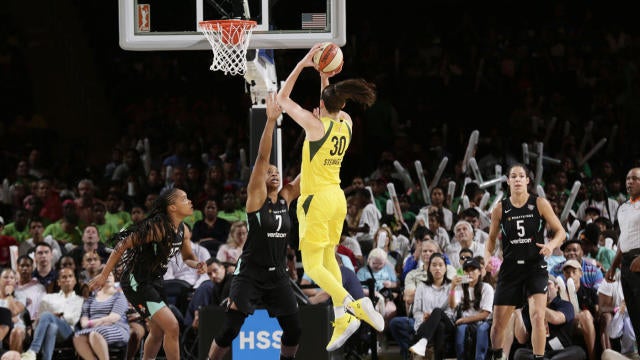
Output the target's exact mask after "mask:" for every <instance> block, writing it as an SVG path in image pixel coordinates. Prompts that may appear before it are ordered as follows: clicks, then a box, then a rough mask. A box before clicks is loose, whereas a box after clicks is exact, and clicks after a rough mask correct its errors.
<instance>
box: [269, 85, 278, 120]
mask: <svg viewBox="0 0 640 360" xmlns="http://www.w3.org/2000/svg"><path fill="white" fill-rule="evenodd" d="M280 114H282V108H281V107H280V105H278V103H277V102H276V93H275V92H270V93H268V94H267V121H275V120H276V119H278V118H279V117H280Z"/></svg>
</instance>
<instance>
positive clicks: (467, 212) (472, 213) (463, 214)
mask: <svg viewBox="0 0 640 360" xmlns="http://www.w3.org/2000/svg"><path fill="white" fill-rule="evenodd" d="M467 216H469V217H474V218H480V212H479V211H478V210H476V209H475V208H472V207H470V208H467V209H464V210H462V212H460V217H461V218H464V217H467Z"/></svg>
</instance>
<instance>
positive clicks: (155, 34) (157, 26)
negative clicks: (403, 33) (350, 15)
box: [118, 0, 346, 50]
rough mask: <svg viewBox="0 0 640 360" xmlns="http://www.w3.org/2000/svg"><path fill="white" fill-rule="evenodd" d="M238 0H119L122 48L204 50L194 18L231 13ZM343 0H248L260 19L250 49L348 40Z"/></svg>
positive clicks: (252, 15) (252, 13)
mask: <svg viewBox="0 0 640 360" xmlns="http://www.w3.org/2000/svg"><path fill="white" fill-rule="evenodd" d="M234 1H236V0H118V12H119V14H118V17H119V31H120V47H121V48H122V49H124V50H207V49H210V46H209V44H208V42H207V40H206V39H205V38H204V36H203V35H202V33H200V32H199V31H198V22H200V21H202V20H218V19H224V18H229V17H232V16H234V14H233V5H234V4H233V2H234ZM345 3H346V0H249V1H248V7H249V10H250V19H251V20H255V21H256V22H257V23H258V26H257V28H256V29H255V30H254V32H253V36H252V38H251V42H250V44H249V48H250V49H293V48H310V47H311V46H313V44H315V43H317V42H323V41H331V42H334V43H336V44H338V45H339V46H342V45H344V44H345V43H346V4H345Z"/></svg>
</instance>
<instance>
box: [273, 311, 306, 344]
mask: <svg viewBox="0 0 640 360" xmlns="http://www.w3.org/2000/svg"><path fill="white" fill-rule="evenodd" d="M278 323H280V327H281V328H282V338H281V339H280V342H281V343H282V345H284V346H296V345H298V343H299V342H300V335H302V324H300V317H299V316H298V314H297V313H295V314H292V315H284V316H278Z"/></svg>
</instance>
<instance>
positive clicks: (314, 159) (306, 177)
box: [300, 117, 351, 194]
mask: <svg viewBox="0 0 640 360" xmlns="http://www.w3.org/2000/svg"><path fill="white" fill-rule="evenodd" d="M320 121H321V122H322V125H323V126H324V128H325V134H324V136H323V137H322V139H320V140H316V141H309V140H306V139H305V141H304V145H303V147H302V168H301V171H300V174H301V177H300V192H301V193H302V194H313V193H316V192H318V191H320V190H322V189H323V188H326V187H327V186H328V185H338V186H339V185H340V167H341V165H342V159H343V158H344V154H345V152H346V151H347V148H348V147H349V143H350V142H351V127H350V126H349V124H347V122H346V121H343V120H339V121H336V120H333V119H331V118H329V117H322V118H320Z"/></svg>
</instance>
